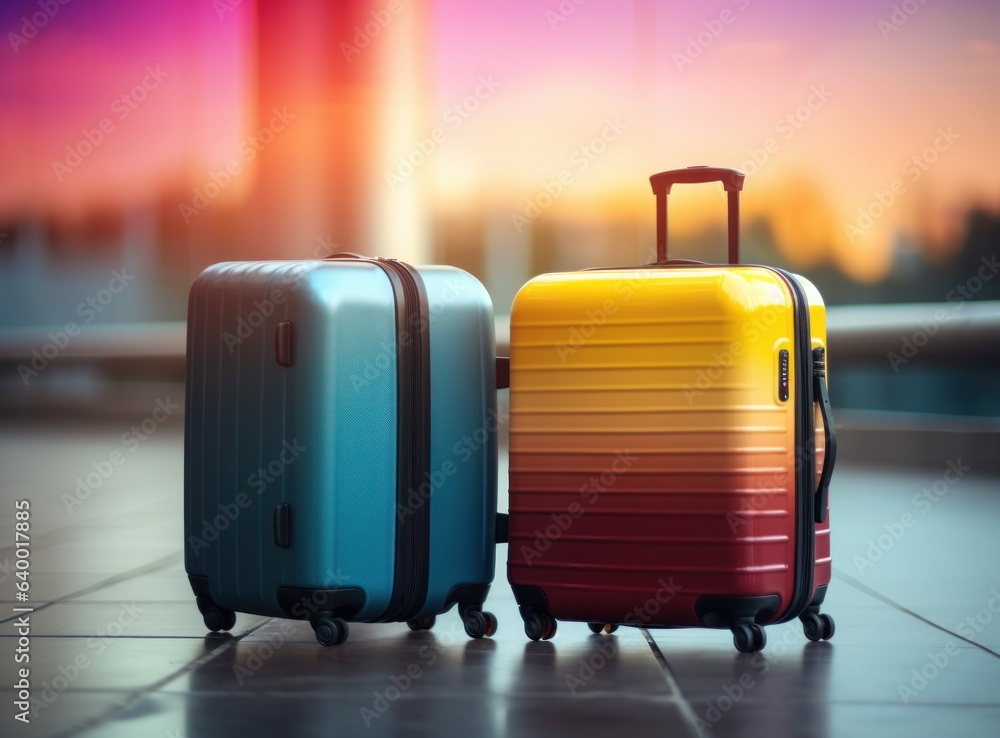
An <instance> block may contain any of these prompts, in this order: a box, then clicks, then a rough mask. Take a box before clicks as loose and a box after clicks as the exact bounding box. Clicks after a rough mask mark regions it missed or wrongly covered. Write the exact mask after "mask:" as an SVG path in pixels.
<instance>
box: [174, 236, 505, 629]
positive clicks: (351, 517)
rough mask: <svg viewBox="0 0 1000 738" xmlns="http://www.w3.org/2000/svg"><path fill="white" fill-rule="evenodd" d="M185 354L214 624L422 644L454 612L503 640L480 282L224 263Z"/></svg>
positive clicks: (191, 529)
mask: <svg viewBox="0 0 1000 738" xmlns="http://www.w3.org/2000/svg"><path fill="white" fill-rule="evenodd" d="M187 342H188V343H187V387H186V417H185V469H184V487H185V489H184V497H185V505H184V507H185V512H184V524H185V566H186V570H187V574H188V577H189V579H190V582H191V586H192V589H193V590H194V594H195V597H196V602H197V605H198V608H199V610H200V611H201V613H202V615H203V616H204V620H205V625H206V627H208V628H209V629H210V630H212V631H218V630H229V629H231V628H232V627H233V625H234V624H235V621H236V611H240V612H248V613H255V614H261V615H270V616H277V617H286V618H299V619H308V620H309V621H310V622H311V623H312V626H313V629H314V631H315V633H316V638H317V640H318V641H319V642H320V643H322V644H324V645H334V644H338V643H342V642H343V641H344V640H345V639H346V638H347V634H348V626H347V621H363V622H398V621H405V622H407V624H408V625H409V626H410V627H411V628H413V629H425V628H430V627H432V626H433V624H434V620H435V616H436V615H437V614H439V613H442V612H444V611H446V610H448V609H450V608H451V607H452V606H454V605H458V608H459V614H460V616H461V617H462V620H463V622H464V624H465V629H466V632H467V633H468V634H469V635H470V636H471V637H474V638H479V637H482V636H484V635H492V633H493V632H494V631H495V630H496V618H495V617H494V616H493V615H492V614H491V613H488V612H483V609H482V606H483V603H484V601H485V599H486V595H487V593H488V591H489V587H490V582H491V581H492V579H493V571H494V557H495V538H496V528H495V525H496V522H497V515H496V479H497V468H496V467H497V449H496V430H497V426H498V419H497V414H496V364H495V350H496V345H495V339H494V326H493V307H492V304H491V302H490V298H489V295H488V294H487V293H486V290H485V289H484V288H483V286H482V285H481V284H480V283H479V282H478V281H477V280H476V279H475V278H474V277H472V276H471V275H469V274H467V273H465V272H463V271H461V270H459V269H454V268H451V267H441V266H430V267H419V268H417V267H412V266H409V265H407V264H404V263H403V262H400V261H397V260H393V259H370V258H365V257H358V256H356V255H352V254H345V255H338V256H337V257H334V258H332V259H325V260H312V261H299V262H293V261H271V262H229V263H223V264H216V265H214V266H212V267H209V268H208V269H206V270H205V271H204V272H202V274H201V275H199V276H198V278H197V279H196V280H195V282H194V284H193V286H192V287H191V292H190V296H189V304H188V334H187ZM501 535H502V533H501Z"/></svg>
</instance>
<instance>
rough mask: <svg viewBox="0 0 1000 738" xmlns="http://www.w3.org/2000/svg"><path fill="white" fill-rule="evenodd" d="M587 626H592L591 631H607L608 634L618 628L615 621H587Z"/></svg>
mask: <svg viewBox="0 0 1000 738" xmlns="http://www.w3.org/2000/svg"><path fill="white" fill-rule="evenodd" d="M587 627H588V628H590V632H591V633H607V634H608V635H610V634H611V633H614V632H615V631H616V630H618V626H617V625H615V624H614V623H587Z"/></svg>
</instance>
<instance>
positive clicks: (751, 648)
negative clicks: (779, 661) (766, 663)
mask: <svg viewBox="0 0 1000 738" xmlns="http://www.w3.org/2000/svg"><path fill="white" fill-rule="evenodd" d="M733 645H735V646H736V650H737V651H739V652H740V653H755V652H757V651H761V650H763V649H764V646H766V645H767V633H766V632H765V631H764V629H763V628H762V627H760V626H759V625H757V623H740V624H739V625H736V626H733Z"/></svg>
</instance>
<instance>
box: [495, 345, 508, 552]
mask: <svg viewBox="0 0 1000 738" xmlns="http://www.w3.org/2000/svg"><path fill="white" fill-rule="evenodd" d="M508 387H510V357H509V356H498V357H497V389H498V390H502V389H507V388H508ZM509 521H510V516H509V515H508V514H507V513H501V512H498V513H497V519H496V542H497V543H507V542H508V541H509V540H510V532H509Z"/></svg>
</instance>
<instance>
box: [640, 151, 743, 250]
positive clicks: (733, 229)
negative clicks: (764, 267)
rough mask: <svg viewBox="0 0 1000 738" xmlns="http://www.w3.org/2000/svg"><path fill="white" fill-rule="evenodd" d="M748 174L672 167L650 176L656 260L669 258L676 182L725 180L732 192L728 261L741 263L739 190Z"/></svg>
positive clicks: (709, 168)
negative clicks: (669, 221)
mask: <svg viewBox="0 0 1000 738" xmlns="http://www.w3.org/2000/svg"><path fill="white" fill-rule="evenodd" d="M744 179H746V175H745V174H744V173H743V172H741V171H740V170H738V169H727V168H725V167H706V166H696V167H688V168H687V169H670V170H668V171H666V172H660V173H659V174H654V175H653V176H652V177H650V178H649V183H650V184H651V185H652V186H653V194H654V195H656V263H658V264H663V263H665V262H666V261H667V259H668V256H667V195H669V194H670V188H671V187H672V186H673V185H675V184H703V183H705V182H722V186H723V188H724V189H725V190H726V192H727V193H728V195H729V263H730V264H739V263H740V190H742V189H743V180H744Z"/></svg>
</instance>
